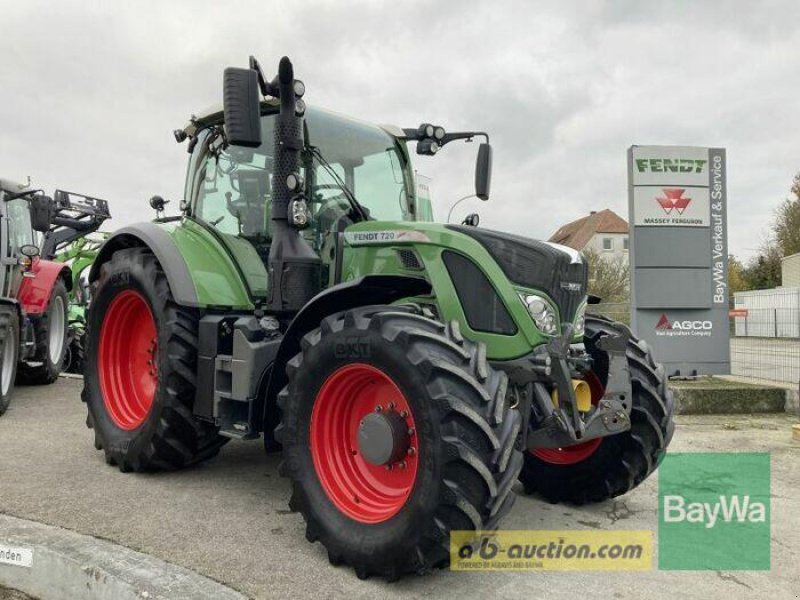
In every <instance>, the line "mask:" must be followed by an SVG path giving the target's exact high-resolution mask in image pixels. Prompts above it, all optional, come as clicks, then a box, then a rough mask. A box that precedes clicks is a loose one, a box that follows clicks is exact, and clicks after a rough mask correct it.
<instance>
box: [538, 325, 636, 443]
mask: <svg viewBox="0 0 800 600" xmlns="http://www.w3.org/2000/svg"><path fill="white" fill-rule="evenodd" d="M626 330H627V328H626ZM572 332H573V329H572V325H566V326H565V328H564V333H563V334H562V335H561V336H559V337H556V338H553V340H551V341H550V343H549V344H547V345H546V346H544V347H542V350H543V351H542V352H538V353H536V354H535V356H536V357H537V358H539V357H542V356H543V357H545V360H544V362H545V364H546V365H547V364H549V367H547V366H546V367H545V371H544V373H543V375H538V376H537V379H538V381H535V382H533V386H532V387H533V397H532V409H533V414H534V415H535V416H536V420H537V422H536V423H534V427H533V431H531V432H530V433H529V434H528V437H527V444H526V446H527V449H529V450H533V449H535V448H561V447H564V446H570V445H572V444H576V443H580V442H586V441H588V440H591V439H595V438H600V437H605V436H608V435H614V434H616V433H620V432H622V431H626V430H628V429H630V411H631V404H630V402H629V401H627V400H628V399H629V398H630V397H631V382H630V375H629V373H628V362H627V358H626V356H625V352H626V348H627V344H628V340H629V339H630V330H627V331H626V333H627V335H626V334H625V333H623V334H621V335H616V336H615V335H605V336H603V337H602V338H601V340H600V341H599V344H598V346H599V348H600V349H601V350H603V351H605V352H606V353H607V354H608V356H609V372H608V381H607V383H606V385H605V394H603V397H602V398H601V399H600V401H599V402H598V403H597V406H596V407H594V409H593V410H592V411H591V412H590V413H588V415H587V418H586V419H585V420H584V416H583V415H582V414H581V410H580V408H581V407H579V404H578V398H577V394H576V390H575V388H574V386H573V385H572V382H573V380H574V378H575V377H578V378H582V377H583V375H584V374H585V373H587V372H589V371H591V367H592V362H593V361H592V358H591V357H590V356H589V355H588V354H586V353H585V352H582V351H580V350H575V348H574V347H573V346H572V345H571V344H570V340H571V339H572V336H573V333H572ZM548 359H549V360H548ZM540 360H541V359H540ZM548 368H549V369H550V380H551V381H552V383H553V384H554V385H555V389H556V390H557V392H558V396H557V398H558V405H556V404H555V403H554V402H553V398H552V396H551V395H550V394H548V393H547V391H546V388H545V386H544V383H545V382H546V380H547V375H546V373H547V369H548ZM534 373H535V374H538V373H542V371H541V370H535V371H534ZM562 399H563V400H562Z"/></svg>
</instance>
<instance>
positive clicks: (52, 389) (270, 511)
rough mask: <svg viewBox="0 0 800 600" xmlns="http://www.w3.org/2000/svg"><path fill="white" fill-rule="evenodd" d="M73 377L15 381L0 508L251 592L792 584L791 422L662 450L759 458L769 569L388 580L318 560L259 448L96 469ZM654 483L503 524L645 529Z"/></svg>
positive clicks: (362, 594)
mask: <svg viewBox="0 0 800 600" xmlns="http://www.w3.org/2000/svg"><path fill="white" fill-rule="evenodd" d="M80 387H81V382H80V381H76V380H64V379H62V380H59V382H57V383H56V384H54V385H52V386H49V387H45V388H41V387H40V388H35V387H31V388H24V387H23V388H18V389H17V392H16V394H15V397H14V399H13V401H12V405H11V408H10V409H9V412H8V413H7V414H6V415H5V416H3V417H2V418H0V512H5V513H8V514H11V515H14V516H18V517H22V518H27V519H33V520H37V521H41V522H44V523H48V524H53V525H59V526H62V527H65V528H68V529H72V530H75V531H78V532H81V533H85V534H90V535H95V536H99V537H102V538H105V539H109V540H113V541H115V542H118V543H120V544H123V545H126V546H128V547H130V548H133V549H136V550H139V551H142V552H146V553H149V554H152V555H154V556H156V557H158V558H161V559H163V560H167V561H170V562H173V563H177V564H179V565H182V566H184V567H187V568H190V569H193V570H195V571H197V572H199V573H202V574H204V575H207V576H209V577H212V578H214V579H216V580H219V581H222V582H224V583H226V584H228V585H230V586H232V587H234V588H236V589H238V590H240V591H242V592H244V593H246V594H248V595H251V596H253V597H256V598H272V597H290V596H291V597H322V598H325V597H342V596H347V597H351V598H370V599H371V598H376V597H379V598H382V597H388V596H398V597H404V598H423V597H426V598H431V597H437V598H438V597H443V598H444V597H446V598H456V597H460V598H466V597H476V596H477V597H481V596H483V597H488V596H496V597H501V598H526V599H527V600H533V599H535V598H545V597H546V598H569V599H570V600H573V599H574V598H576V597H586V596H587V595H592V596H594V597H602V598H620V599H622V598H667V597H668V598H704V599H706V598H728V597H734V598H744V597H753V598H771V599H775V600H777V599H783V598H787V599H788V598H792V599H797V598H798V597H800V596H798V594H800V592H798V590H800V566H798V565H800V528H798V520H797V515H798V514H800V445H797V444H793V443H792V442H791V441H790V438H791V431H790V426H791V423H792V419H791V418H789V417H786V416H769V417H763V418H762V417H758V418H751V417H682V418H680V419H679V423H678V429H677V432H676V434H675V439H674V441H673V447H672V448H673V449H675V450H682V451H712V450H716V451H719V450H737V451H770V452H772V457H773V459H772V481H773V486H772V491H773V496H772V523H773V525H772V533H773V545H772V570H771V571H770V572H731V573H719V572H675V571H671V572H659V571H653V572H648V573H454V572H453V573H451V572H439V573H436V574H434V575H432V576H428V577H414V578H406V579H404V580H402V581H400V582H399V583H395V584H386V583H383V582H381V581H376V580H368V581H360V580H358V579H357V578H356V577H355V575H354V574H353V572H352V571H351V570H350V569H346V568H335V567H332V566H330V565H329V564H328V561H327V558H326V554H325V552H324V551H323V549H322V547H321V546H320V545H319V544H315V545H312V544H309V543H307V542H306V541H305V537H304V534H303V532H304V527H303V523H302V520H301V518H300V517H299V516H298V515H296V514H292V513H290V512H289V510H288V507H287V499H288V486H287V483H286V481H284V480H283V479H281V478H280V477H279V476H278V474H277V464H278V460H279V458H278V457H277V456H271V457H269V458H268V459H265V458H264V454H263V452H262V447H261V445H260V444H259V443H254V442H250V443H230V444H228V445H227V446H226V447H225V448H224V449H223V451H222V453H221V455H220V456H219V457H218V458H217V459H215V460H213V461H211V462H209V463H207V464H205V465H201V466H199V467H196V468H193V469H189V470H186V471H183V472H178V473H165V474H155V475H135V474H127V475H126V474H122V473H120V472H119V471H118V470H117V469H116V468H111V467H108V466H106V465H105V463H104V461H103V457H102V454H101V453H100V452H97V451H95V450H94V447H93V445H92V436H91V434H90V433H89V431H88V430H87V429H86V427H85V425H84V419H85V410H84V407H83V405H82V404H81V403H80V401H79V399H78V397H79V391H80ZM656 494H657V482H656V478H651V479H650V480H648V481H647V482H646V483H645V484H644V485H643V486H641V487H640V488H638V489H637V490H635V491H634V492H633V493H631V494H629V495H628V496H626V497H625V498H624V499H623V500H620V501H615V502H608V503H604V504H600V505H596V506H592V507H589V508H575V507H569V506H551V505H548V504H545V503H543V502H542V501H540V500H539V499H537V498H527V497H520V498H519V499H518V501H517V503H516V505H515V507H514V509H513V511H512V513H511V514H510V516H509V518H507V519H506V520H505V521H504V522H503V525H504V526H505V527H507V528H510V529H566V528H603V529H621V530H628V529H652V530H654V531H655V530H656V529H657V521H656V519H657V512H656V511H657V497H656Z"/></svg>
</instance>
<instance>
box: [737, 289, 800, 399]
mask: <svg viewBox="0 0 800 600" xmlns="http://www.w3.org/2000/svg"><path fill="white" fill-rule="evenodd" d="M731 373H732V374H733V375H740V376H743V377H751V378H754V379H764V380H770V381H779V382H782V383H788V384H798V383H800V288H776V289H772V290H758V291H752V292H737V293H736V294H735V298H734V303H733V307H732V310H731Z"/></svg>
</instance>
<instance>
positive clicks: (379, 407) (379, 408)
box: [375, 404, 383, 412]
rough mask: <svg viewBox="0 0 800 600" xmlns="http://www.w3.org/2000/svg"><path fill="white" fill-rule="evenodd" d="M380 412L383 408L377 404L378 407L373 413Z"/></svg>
mask: <svg viewBox="0 0 800 600" xmlns="http://www.w3.org/2000/svg"><path fill="white" fill-rule="evenodd" d="M382 410H383V407H382V406H381V405H380V404H378V406H376V407H375V412H381V411H382Z"/></svg>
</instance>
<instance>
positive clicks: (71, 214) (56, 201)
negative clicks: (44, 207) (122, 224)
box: [41, 190, 111, 260]
mask: <svg viewBox="0 0 800 600" xmlns="http://www.w3.org/2000/svg"><path fill="white" fill-rule="evenodd" d="M53 211H54V212H53V216H52V218H51V220H50V223H51V225H50V230H49V231H48V232H46V233H45V234H44V241H43V242H42V249H41V256H42V258H44V259H46V260H52V259H53V258H55V256H56V254H58V252H60V251H61V250H63V249H64V248H65V247H66V246H67V245H69V244H70V243H72V242H74V241H75V240H77V239H80V238H82V237H84V236H86V235H89V234H90V233H93V232H95V231H97V230H98V229H99V228H100V226H101V225H102V224H103V222H105V220H106V219H109V218H111V213H110V212H109V210H108V202H106V201H105V200H101V199H100V198H92V197H91V196H86V195H84V194H76V193H74V192H65V191H64V190H56V191H55V193H54V194H53Z"/></svg>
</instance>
